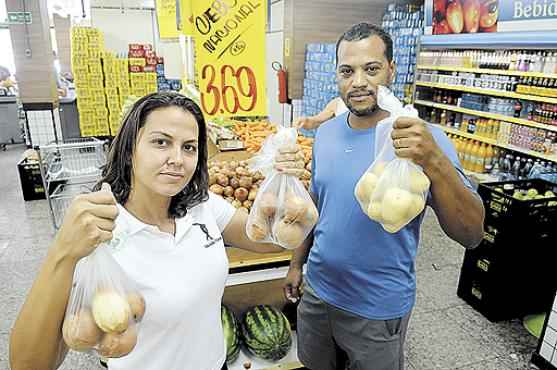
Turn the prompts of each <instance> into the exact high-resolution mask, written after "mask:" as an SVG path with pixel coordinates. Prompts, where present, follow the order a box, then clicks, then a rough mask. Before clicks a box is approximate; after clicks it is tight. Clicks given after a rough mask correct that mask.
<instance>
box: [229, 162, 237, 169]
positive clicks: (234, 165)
mask: <svg viewBox="0 0 557 370" xmlns="http://www.w3.org/2000/svg"><path fill="white" fill-rule="evenodd" d="M238 166H239V164H238V161H230V162H229V163H228V168H230V169H231V170H234V169H236V167H238Z"/></svg>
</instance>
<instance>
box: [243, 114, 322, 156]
mask: <svg viewBox="0 0 557 370" xmlns="http://www.w3.org/2000/svg"><path fill="white" fill-rule="evenodd" d="M232 131H234V133H235V134H236V135H237V136H238V137H240V139H242V141H243V142H244V146H245V148H246V151H247V152H248V153H257V152H258V151H259V150H260V149H261V146H262V145H263V142H264V141H265V139H267V137H268V136H269V135H271V134H274V133H276V132H277V126H276V125H274V124H272V123H270V122H265V121H260V122H240V121H236V122H235V123H234V125H233V126H232ZM297 143H298V145H299V146H300V148H301V149H302V151H303V152H304V157H305V161H306V163H307V162H308V161H310V160H311V152H312V146H313V138H309V137H305V136H302V135H299V136H298V138H297Z"/></svg>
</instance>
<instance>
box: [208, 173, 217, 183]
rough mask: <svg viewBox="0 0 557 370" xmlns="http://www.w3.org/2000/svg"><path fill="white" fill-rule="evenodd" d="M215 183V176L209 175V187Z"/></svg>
mask: <svg viewBox="0 0 557 370" xmlns="http://www.w3.org/2000/svg"><path fill="white" fill-rule="evenodd" d="M216 183H217V175H216V174H214V173H209V186H212V185H215V184H216Z"/></svg>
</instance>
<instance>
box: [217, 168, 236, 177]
mask: <svg viewBox="0 0 557 370" xmlns="http://www.w3.org/2000/svg"><path fill="white" fill-rule="evenodd" d="M220 173H221V174H223V175H225V176H226V177H228V178H229V179H230V178H232V177H234V176H236V172H234V170H229V169H224V170H222V171H220Z"/></svg>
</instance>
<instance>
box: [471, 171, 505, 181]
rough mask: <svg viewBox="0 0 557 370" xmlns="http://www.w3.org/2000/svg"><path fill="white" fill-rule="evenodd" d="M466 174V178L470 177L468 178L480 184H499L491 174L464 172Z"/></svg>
mask: <svg viewBox="0 0 557 370" xmlns="http://www.w3.org/2000/svg"><path fill="white" fill-rule="evenodd" d="M464 174H465V175H466V176H468V178H470V179H472V180H474V181H476V182H478V183H484V182H497V181H498V179H497V177H495V176H492V175H491V174H489V173H478V172H473V171H468V170H464Z"/></svg>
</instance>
